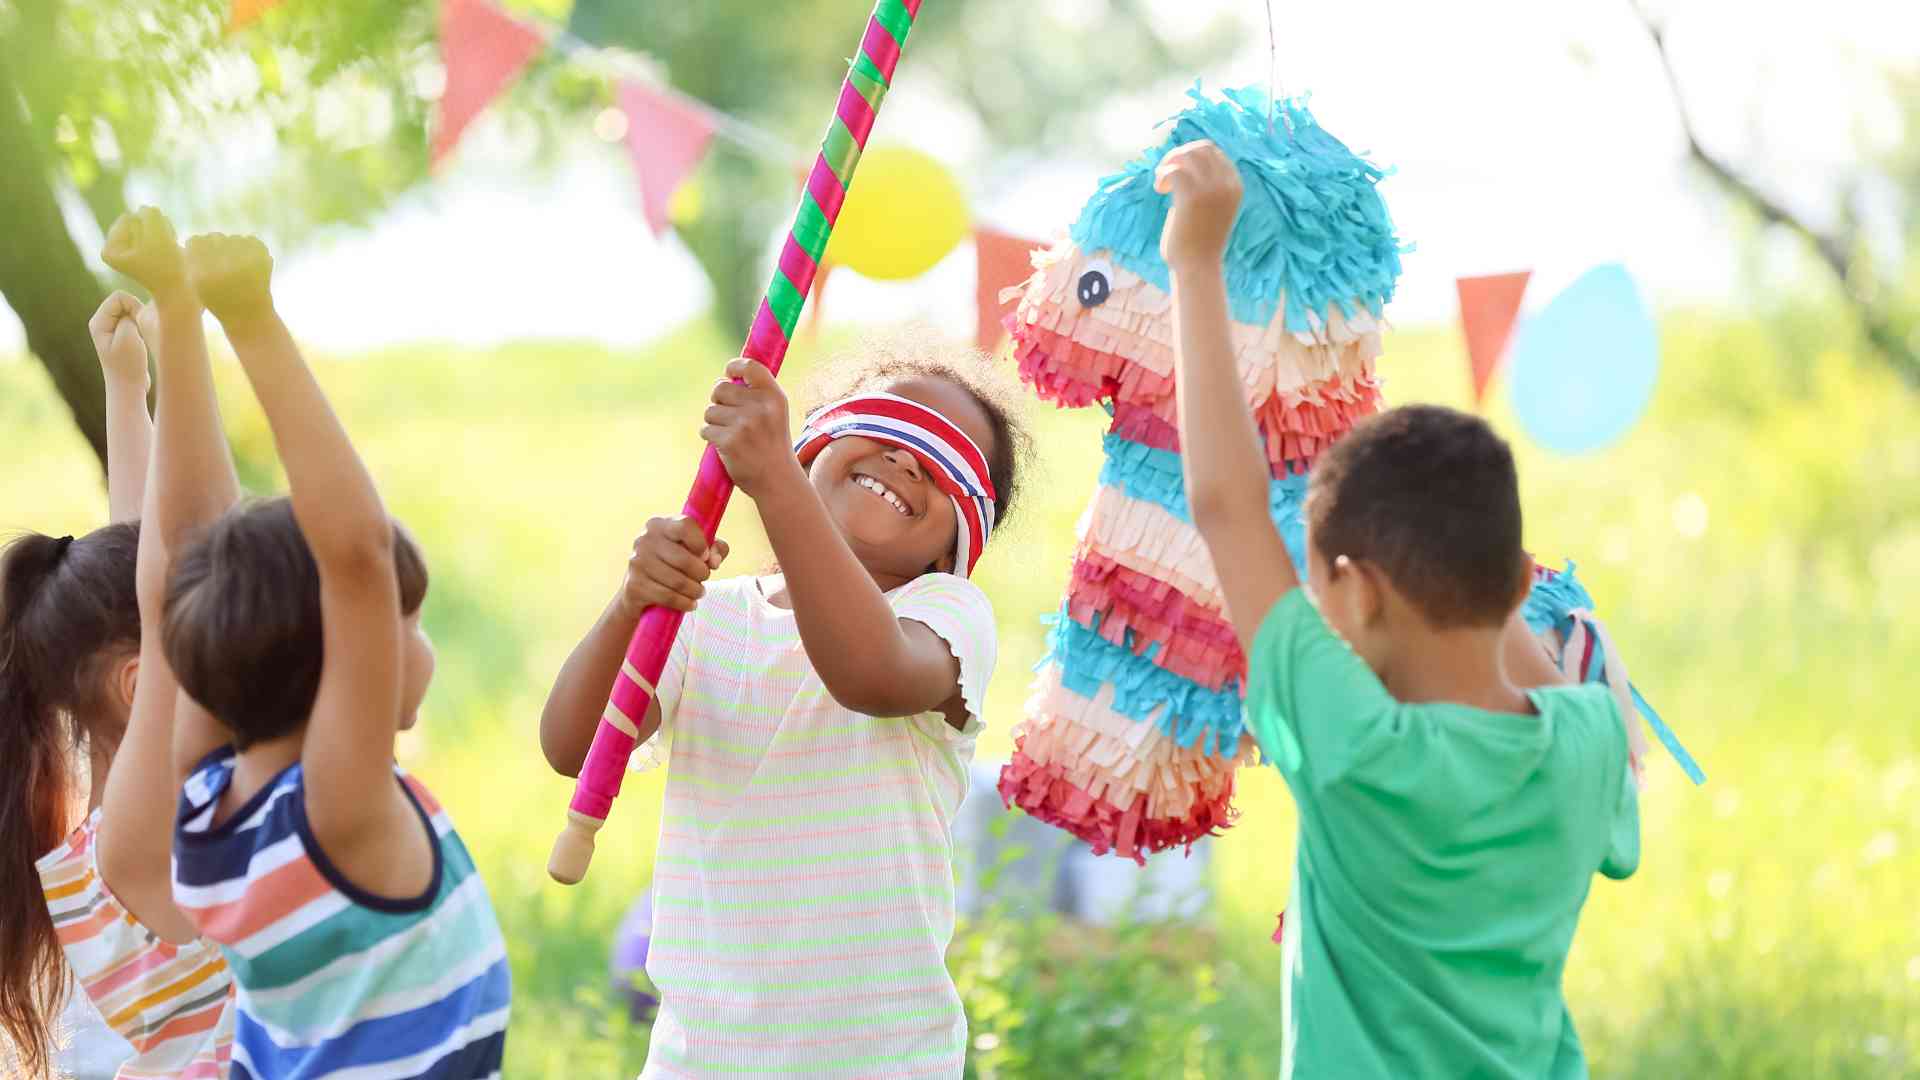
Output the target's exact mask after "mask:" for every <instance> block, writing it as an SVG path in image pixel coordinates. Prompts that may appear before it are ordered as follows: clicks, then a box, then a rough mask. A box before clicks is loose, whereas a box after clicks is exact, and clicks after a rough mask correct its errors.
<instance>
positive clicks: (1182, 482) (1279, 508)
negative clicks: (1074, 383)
mask: <svg viewBox="0 0 1920 1080" xmlns="http://www.w3.org/2000/svg"><path fill="white" fill-rule="evenodd" d="M1101 442H1102V444H1103V446H1104V449H1105V450H1106V463H1105V464H1104V465H1102V466H1101V467H1100V483H1101V484H1103V485H1105V486H1106V487H1111V488H1119V489H1120V490H1121V491H1124V492H1126V493H1127V495H1129V496H1130V497H1132V498H1135V499H1139V500H1140V501H1142V502H1151V503H1157V504H1159V505H1160V506H1162V507H1165V508H1166V510H1167V512H1168V513H1170V514H1172V515H1173V516H1174V517H1177V518H1179V519H1180V520H1181V521H1184V522H1186V523H1187V524H1189V525H1191V524H1192V523H1193V516H1192V514H1191V513H1190V512H1189V511H1188V509H1187V483H1186V478H1185V476H1184V475H1183V474H1182V473H1181V471H1180V455H1179V454H1176V453H1174V452H1173V451H1171V450H1161V449H1158V448H1156V447H1152V446H1148V445H1146V444H1144V443H1137V442H1132V441H1129V440H1127V439H1123V438H1121V437H1120V436H1118V435H1115V434H1113V433H1112V432H1108V433H1107V434H1105V435H1103V436H1101ZM1306 502H1307V474H1306V473H1297V474H1294V475H1290V476H1285V477H1282V478H1280V479H1277V480H1274V481H1273V482H1272V487H1271V488H1270V489H1269V492H1268V496H1267V510H1268V513H1269V514H1270V515H1271V516H1272V518H1273V523H1274V525H1275V526H1277V527H1278V528H1279V530H1280V538H1281V540H1282V541H1284V542H1285V543H1286V545H1287V554H1289V555H1291V556H1293V568H1294V572H1295V573H1297V574H1299V575H1300V578H1301V580H1302V581H1304V580H1306V576H1307V518H1306Z"/></svg>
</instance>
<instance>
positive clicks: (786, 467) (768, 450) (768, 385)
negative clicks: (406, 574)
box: [700, 357, 806, 499]
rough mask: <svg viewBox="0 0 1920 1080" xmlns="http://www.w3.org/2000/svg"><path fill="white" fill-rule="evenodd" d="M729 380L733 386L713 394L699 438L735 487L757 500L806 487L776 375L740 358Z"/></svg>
mask: <svg viewBox="0 0 1920 1080" xmlns="http://www.w3.org/2000/svg"><path fill="white" fill-rule="evenodd" d="M727 378H728V379H729V380H734V381H730V382H723V383H720V384H718V385H716V386H715V387H714V388H713V404H712V405H710V406H708V407H707V413H706V426H704V427H702V428H701V429H700V437H701V438H702V439H705V440H706V441H707V442H709V443H712V444H713V448H714V449H715V450H718V451H719V452H720V461H721V463H722V464H724V465H726V467H727V474H728V475H729V476H731V477H733V482H734V485H735V486H736V487H738V488H739V489H740V490H741V491H744V492H746V493H747V494H748V495H749V496H752V497H753V498H756V499H757V498H759V497H760V496H761V495H762V494H763V493H764V492H766V491H768V490H771V489H772V488H773V487H775V486H777V485H780V484H786V483H793V482H804V481H805V477H806V471H805V470H803V469H802V468H801V467H800V459H799V458H797V457H795V456H794V453H793V434H792V429H791V428H789V427H788V424H787V395H786V394H785V393H784V392H783V391H781V389H780V384H779V383H778V382H776V381H774V378H773V372H771V371H768V370H767V368H766V366H765V365H763V364H761V363H760V362H759V361H757V360H748V359H746V358H745V357H742V358H739V359H736V360H734V361H733V362H732V363H730V364H728V365H727Z"/></svg>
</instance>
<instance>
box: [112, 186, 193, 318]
mask: <svg viewBox="0 0 1920 1080" xmlns="http://www.w3.org/2000/svg"><path fill="white" fill-rule="evenodd" d="M100 258H101V259H102V260H103V261H104V262H106V264H107V265H108V266H111V267H113V268H114V269H115V270H118V271H120V272H121V273H123V274H125V275H127V276H128V277H130V278H132V279H133V280H135V281H137V282H139V283H140V284H142V285H144V286H146V288H147V291H148V292H150V293H152V294H153V295H154V298H155V299H159V298H161V297H162V296H165V295H167V294H178V293H180V292H182V291H184V290H185V289H186V285H187V266H186V258H185V257H184V256H183V255H182V254H181V251H180V241H179V240H178V239H177V238H175V236H174V234H173V223H172V222H170V221H168V220H167V216H166V215H165V214H162V213H161V212H160V211H158V210H155V209H154V208H153V207H151V206H143V207H141V208H140V209H138V210H134V211H131V212H129V213H125V214H121V215H120V220H118V221H116V222H114V223H113V228H111V229H109V230H108V231H107V245H106V247H104V248H101V249H100Z"/></svg>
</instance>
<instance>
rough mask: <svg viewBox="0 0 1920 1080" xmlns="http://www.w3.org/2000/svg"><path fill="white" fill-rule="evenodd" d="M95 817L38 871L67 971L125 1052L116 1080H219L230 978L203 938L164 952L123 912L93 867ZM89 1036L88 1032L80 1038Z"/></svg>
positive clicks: (228, 1039)
mask: <svg viewBox="0 0 1920 1080" xmlns="http://www.w3.org/2000/svg"><path fill="white" fill-rule="evenodd" d="M99 826H100V812H99V811H98V810H96V811H94V812H93V815H92V816H91V817H89V818H88V819H87V821H86V822H85V823H84V824H82V825H81V826H80V827H79V828H77V829H75V830H74V831H73V835H71V836H69V837H67V840H66V842H65V843H63V844H61V845H60V846H59V847H57V848H55V849H53V850H52V851H50V852H48V853H47V854H45V855H43V856H41V858H40V861H39V863H38V864H37V867H38V869H39V871H40V887H41V890H42V891H43V892H44V893H45V895H46V899H47V911H48V912H49V913H50V914H52V916H53V926H54V930H55V932H56V933H58V934H59V935H60V947H61V949H62V950H64V951H65V953H66V957H67V966H68V968H70V969H71V970H72V972H73V977H74V979H75V980H76V981H77V982H78V983H79V985H80V988H81V989H82V990H84V991H85V992H86V996H87V998H88V999H89V1000H90V1001H91V1002H92V1003H93V1005H94V1007H95V1008H96V1009H98V1010H99V1013H100V1015H101V1017H102V1018H104V1019H105V1021H106V1024H107V1027H108V1028H110V1029H111V1030H112V1031H113V1033H114V1034H116V1035H118V1036H119V1037H120V1038H122V1039H125V1040H126V1041H127V1043H128V1044H130V1045H131V1047H132V1050H133V1056H132V1057H131V1058H129V1059H127V1060H126V1061H125V1062H123V1063H122V1064H121V1065H120V1069H119V1071H118V1072H117V1073H115V1074H114V1075H115V1076H117V1077H118V1078H119V1080H159V1078H162V1077H167V1078H175V1077H177V1078H180V1080H219V1078H220V1077H224V1076H226V1075H227V1061H228V1059H229V1058H230V1057H231V1056H232V1053H233V1020H234V1008H233V1004H234V1001H233V977H232V974H231V973H230V972H229V971H228V970H227V962H226V960H225V959H224V958H223V957H222V956H221V955H220V950H219V949H218V948H216V947H215V946H214V944H213V943H212V942H210V941H207V940H205V939H201V940H198V941H193V942H190V943H188V944H186V945H170V944H168V943H167V942H165V941H162V940H161V939H160V938H159V937H157V936H155V934H154V933H153V932H152V931H151V930H148V929H147V928H146V927H145V926H144V925H142V924H141V923H140V921H139V920H137V919H135V918H134V917H133V916H132V915H131V914H130V913H129V912H128V911H127V909H126V908H125V907H123V906H121V904H120V901H119V900H118V899H116V898H115V897H114V895H113V893H112V892H111V891H110V890H109V889H108V888H107V883H106V881H105V879H104V878H102V877H101V874H100V869H99V867H98V866H97V865H96V864H95V862H94V852H95V850H96V849H95V844H94V838H95V835H96V833H97V831H98V829H99ZM80 1034H81V1035H82V1037H85V1033H80Z"/></svg>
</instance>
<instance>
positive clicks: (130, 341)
mask: <svg viewBox="0 0 1920 1080" xmlns="http://www.w3.org/2000/svg"><path fill="white" fill-rule="evenodd" d="M151 315H152V313H151V312H150V311H148V310H147V309H146V308H143V307H141V306H140V301H138V300H135V299H134V298H133V297H131V296H129V295H127V294H126V293H123V292H116V293H114V294H113V295H111V296H109V297H107V298H106V300H105V301H103V302H102V303H101V304H100V310H98V311H96V312H94V313H93V318H92V319H90V320H88V322H87V333H88V334H89V335H90V336H91V337H92V338H93V351H94V354H95V355H96V356H98V357H99V358H100V376H101V379H102V380H103V381H104V382H105V384H106V391H107V516H108V518H109V519H110V520H112V521H115V522H121V521H132V520H133V519H134V518H137V517H139V516H140V509H141V504H142V503H143V502H145V501H146V492H147V460H148V455H149V454H150V453H151V452H152V450H153V417H151V416H149V415H148V414H147V390H148V388H149V386H150V380H149V378H148V375H147V342H146V341H145V340H143V338H144V337H145V336H146V334H147V331H148V329H151V330H152V331H153V336H154V339H155V340H156V341H157V340H158V339H159V330H158V327H155V326H154V325H153V323H152V322H151V321H150V319H151ZM141 323H146V324H147V325H146V326H145V327H143V326H141V325H140V324H141Z"/></svg>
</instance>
